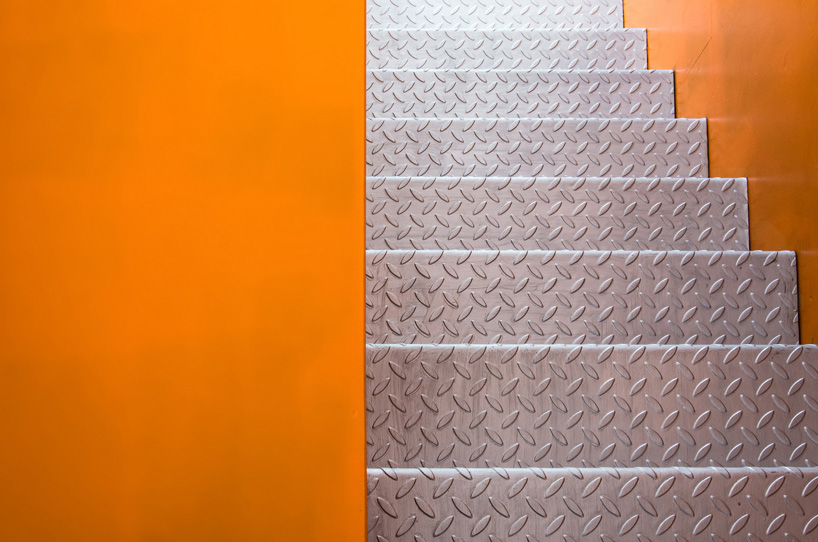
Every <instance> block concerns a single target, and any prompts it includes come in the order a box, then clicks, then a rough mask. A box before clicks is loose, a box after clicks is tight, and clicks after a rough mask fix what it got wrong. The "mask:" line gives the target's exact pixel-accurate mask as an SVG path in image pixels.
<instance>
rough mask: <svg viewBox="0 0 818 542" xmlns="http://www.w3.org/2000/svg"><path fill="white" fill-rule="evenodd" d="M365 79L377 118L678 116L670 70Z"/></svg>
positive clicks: (437, 73)
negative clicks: (675, 108) (675, 109)
mask: <svg viewBox="0 0 818 542" xmlns="http://www.w3.org/2000/svg"><path fill="white" fill-rule="evenodd" d="M366 83H367V104H366V109H367V116H368V117H372V118H452V117H455V118H575V119H578V118H645V119H668V118H673V117H675V111H674V107H675V105H674V104H675V98H674V94H673V72H670V71H655V70H650V71H647V70H641V71H623V70H619V71H612V70H607V71H606V70H594V71H548V70H513V71H512V70H508V71H505V70H410V71H407V70H400V71H395V70H378V71H368V72H367V80H366Z"/></svg>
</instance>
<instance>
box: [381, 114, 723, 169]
mask: <svg viewBox="0 0 818 542" xmlns="http://www.w3.org/2000/svg"><path fill="white" fill-rule="evenodd" d="M367 132H368V134H367V155H368V156H367V168H366V169H367V175H371V176H424V175H428V176H443V175H451V176H458V177H459V176H468V175H476V176H491V175H499V176H525V177H532V176H554V177H559V176H572V177H583V176H593V177H609V176H610V177H632V176H634V177H657V176H658V177H707V174H708V168H707V121H706V120H703V119H679V120H676V119H674V120H653V119H651V120H630V119H629V120H622V119H614V120H607V119H606V120H600V119H590V120H585V119H583V120H574V119H567V120H564V119H560V120H553V119H545V120H542V119H471V120H459V119H458V120H418V119H383V120H382V119H377V120H371V119H370V120H369V121H368V122H367Z"/></svg>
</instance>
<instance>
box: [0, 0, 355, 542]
mask: <svg viewBox="0 0 818 542" xmlns="http://www.w3.org/2000/svg"><path fill="white" fill-rule="evenodd" d="M0 58H2V61H0V66H1V67H2V69H1V72H0V73H2V79H1V80H0V126H2V129H0V255H2V256H1V257H0V436H2V445H1V446H0V487H2V490H0V539H1V540H8V541H15V542H17V541H30V540H60V541H63V540H65V541H73V540H78V541H95V540H100V541H106V542H108V541H137V540H139V541H143V540H151V541H160V540H168V541H186V540H190V541H208V540H230V541H232V540H241V541H251V540H266V541H269V540H362V539H363V536H362V535H363V532H364V530H365V529H364V484H365V475H364V434H363V429H364V425H363V415H364V412H363V380H364V371H363V330H362V325H363V310H362V309H363V301H362V300H363V287H362V282H363V281H362V277H363V252H362V251H363V239H364V233H363V225H364V221H363V197H364V196H363V185H364V183H363V174H364V172H363V165H364V149H363V146H364V145H363V144H364V127H363V119H364V102H363V99H364V4H363V2H330V1H325V0H311V1H310V2H289V1H288V2H284V1H273V2H270V1H266V0H238V1H235V2H224V1H221V2H214V1H212V0H198V1H196V2H190V1H181V2H180V1H167V0H162V1H159V0H132V1H125V2H124V1H122V0H72V1H67V0H10V1H6V2H2V3H0Z"/></svg>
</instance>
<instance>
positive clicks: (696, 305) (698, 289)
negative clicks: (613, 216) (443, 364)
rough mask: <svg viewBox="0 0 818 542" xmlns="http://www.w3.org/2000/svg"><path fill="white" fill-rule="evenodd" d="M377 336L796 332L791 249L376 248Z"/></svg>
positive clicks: (696, 339) (707, 339)
mask: <svg viewBox="0 0 818 542" xmlns="http://www.w3.org/2000/svg"><path fill="white" fill-rule="evenodd" d="M366 258H367V267H366V292H367V298H366V306H367V309H366V321H367V323H366V337H367V342H370V343H520V344H522V343H573V344H582V343H591V344H608V343H632V344H639V343H659V344H665V343H667V344H681V343H689V344H697V343H716V344H721V343H724V344H739V343H749V344H776V343H785V344H792V343H797V342H798V325H797V282H796V280H797V279H796V267H795V266H796V259H795V254H794V253H793V252H622V251H615V252H594V251H589V252H571V251H557V252H553V251H552V252H547V251H530V252H521V251H473V252H470V251H456V250H446V251H417V252H415V251H367V256H366Z"/></svg>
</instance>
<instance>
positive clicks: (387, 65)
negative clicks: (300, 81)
mask: <svg viewBox="0 0 818 542" xmlns="http://www.w3.org/2000/svg"><path fill="white" fill-rule="evenodd" d="M366 66H367V68H369V69H398V70H411V69H492V70H501V69H523V70H537V69H551V70H554V69H563V70H574V69H580V70H591V69H609V70H610V69H620V70H629V69H635V70H643V69H646V68H647V67H648V47H647V33H646V32H645V30H636V29H626V30H601V31H599V30H560V31H552V30H421V31H408V30H370V31H369V32H368V34H367V60H366Z"/></svg>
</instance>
